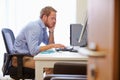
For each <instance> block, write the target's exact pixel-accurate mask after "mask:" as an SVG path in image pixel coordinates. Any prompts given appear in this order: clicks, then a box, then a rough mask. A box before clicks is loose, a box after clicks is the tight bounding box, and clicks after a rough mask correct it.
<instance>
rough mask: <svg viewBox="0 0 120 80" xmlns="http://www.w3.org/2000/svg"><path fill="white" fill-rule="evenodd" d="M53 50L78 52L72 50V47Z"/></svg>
mask: <svg viewBox="0 0 120 80" xmlns="http://www.w3.org/2000/svg"><path fill="white" fill-rule="evenodd" d="M55 50H56V51H70V52H78V50H75V49H73V48H72V47H71V48H68V47H65V48H56V49H55Z"/></svg>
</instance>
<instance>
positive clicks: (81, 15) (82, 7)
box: [76, 0, 88, 24]
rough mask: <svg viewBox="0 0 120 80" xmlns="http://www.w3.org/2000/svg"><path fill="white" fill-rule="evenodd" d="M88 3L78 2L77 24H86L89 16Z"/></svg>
mask: <svg viewBox="0 0 120 80" xmlns="http://www.w3.org/2000/svg"><path fill="white" fill-rule="evenodd" d="M87 1H88V0H77V10H76V15H77V17H76V18H77V20H76V21H77V23H81V24H84V19H85V17H86V15H87Z"/></svg>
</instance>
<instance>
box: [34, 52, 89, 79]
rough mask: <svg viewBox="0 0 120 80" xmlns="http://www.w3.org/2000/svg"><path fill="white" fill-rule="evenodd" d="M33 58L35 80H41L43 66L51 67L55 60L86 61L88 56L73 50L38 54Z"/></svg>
mask: <svg viewBox="0 0 120 80" xmlns="http://www.w3.org/2000/svg"><path fill="white" fill-rule="evenodd" d="M34 60H35V80H43V68H44V67H49V68H53V67H54V63H56V62H86V63H87V60H88V57H86V56H82V55H81V54H80V53H75V52H67V51H64V52H54V53H51V54H40V53H39V54H38V55H36V56H35V57H34Z"/></svg>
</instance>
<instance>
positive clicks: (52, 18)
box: [40, 6, 57, 28]
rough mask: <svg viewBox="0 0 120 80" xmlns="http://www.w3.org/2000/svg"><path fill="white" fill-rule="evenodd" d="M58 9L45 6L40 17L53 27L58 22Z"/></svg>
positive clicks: (48, 25) (49, 26)
mask: <svg viewBox="0 0 120 80" xmlns="http://www.w3.org/2000/svg"><path fill="white" fill-rule="evenodd" d="M56 12H57V11H56V10H55V9H54V8H52V7H51V6H46V7H44V8H43V9H42V10H41V12H40V18H41V19H42V21H43V22H44V23H45V25H46V26H47V27H48V28H52V27H54V26H55V24H56Z"/></svg>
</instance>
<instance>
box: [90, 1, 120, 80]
mask: <svg viewBox="0 0 120 80" xmlns="http://www.w3.org/2000/svg"><path fill="white" fill-rule="evenodd" d="M118 4H119V1H118V0H88V45H90V44H91V43H94V44H95V45H96V51H104V52H105V55H104V56H103V57H98V56H96V57H95V56H91V57H89V59H88V80H119V79H118V71H119V70H118V59H119V58H118V57H119V55H118V54H119V51H118V50H119V46H120V45H118V44H119V42H118V41H119V40H120V39H119V37H118V32H120V31H119V26H120V25H119V18H118V17H119V14H118V13H119V12H118ZM93 70H94V71H93Z"/></svg>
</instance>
